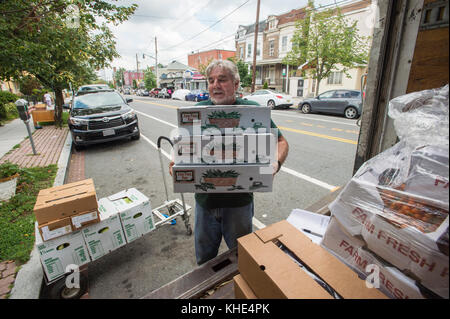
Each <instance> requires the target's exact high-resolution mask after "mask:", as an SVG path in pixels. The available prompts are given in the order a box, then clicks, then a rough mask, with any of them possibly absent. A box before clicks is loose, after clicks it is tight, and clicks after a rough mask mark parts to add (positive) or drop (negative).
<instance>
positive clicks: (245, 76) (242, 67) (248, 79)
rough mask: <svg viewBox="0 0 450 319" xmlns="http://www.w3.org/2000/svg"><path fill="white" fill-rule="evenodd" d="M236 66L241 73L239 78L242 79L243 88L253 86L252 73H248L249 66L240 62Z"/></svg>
mask: <svg viewBox="0 0 450 319" xmlns="http://www.w3.org/2000/svg"><path fill="white" fill-rule="evenodd" d="M236 66H237V68H238V71H239V77H240V78H241V86H242V87H250V86H252V72H253V71H252V72H250V73H249V72H248V64H247V63H245V62H244V61H241V60H238V61H237V62H236Z"/></svg>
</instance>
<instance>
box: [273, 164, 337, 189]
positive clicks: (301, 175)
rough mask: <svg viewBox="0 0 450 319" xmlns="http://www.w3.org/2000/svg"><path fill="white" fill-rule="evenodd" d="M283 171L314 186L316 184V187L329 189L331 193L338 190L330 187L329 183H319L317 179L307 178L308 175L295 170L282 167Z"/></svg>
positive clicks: (332, 186)
mask: <svg viewBox="0 0 450 319" xmlns="http://www.w3.org/2000/svg"><path fill="white" fill-rule="evenodd" d="M281 170H282V171H283V172H286V173H288V174H291V175H294V176H296V177H298V178H301V179H304V180H305V181H307V182H310V183H313V184H315V185H317V186H320V187H323V188H326V189H328V190H329V191H330V192H333V191H335V190H336V188H337V186H334V185H330V184H327V183H325V182H322V181H319V180H318V179H315V178H313V177H309V176H306V175H304V174H302V173H299V172H296V171H294V170H293V169H290V168H287V167H284V166H281Z"/></svg>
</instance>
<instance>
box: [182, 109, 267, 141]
mask: <svg viewBox="0 0 450 319" xmlns="http://www.w3.org/2000/svg"><path fill="white" fill-rule="evenodd" d="M177 113H178V127H179V129H184V130H186V133H189V135H207V134H213V135H214V134H215V133H216V132H219V134H224V133H225V134H242V133H243V131H245V130H246V129H251V130H249V131H248V132H247V133H256V130H258V131H257V132H258V133H263V132H265V133H269V132H270V108H269V107H267V106H256V105H214V106H192V107H181V108H178V111H177ZM180 132H181V131H180ZM181 135H183V136H186V135H188V134H183V132H182V133H181Z"/></svg>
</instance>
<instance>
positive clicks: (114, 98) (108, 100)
mask: <svg viewBox="0 0 450 319" xmlns="http://www.w3.org/2000/svg"><path fill="white" fill-rule="evenodd" d="M123 103H124V101H123V99H122V97H121V96H120V95H119V94H117V93H115V92H99V93H91V94H86V95H82V96H79V97H77V98H76V99H75V103H74V107H73V108H74V109H88V108H101V107H109V106H115V105H119V104H123Z"/></svg>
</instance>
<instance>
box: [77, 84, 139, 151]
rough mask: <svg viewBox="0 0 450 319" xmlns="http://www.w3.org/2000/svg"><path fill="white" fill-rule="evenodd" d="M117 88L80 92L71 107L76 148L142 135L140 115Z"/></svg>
mask: <svg viewBox="0 0 450 319" xmlns="http://www.w3.org/2000/svg"><path fill="white" fill-rule="evenodd" d="M132 101H133V99H126V100H124V98H123V97H122V96H121V95H120V94H119V93H117V92H116V91H115V90H100V91H88V92H86V93H81V92H79V93H78V95H77V96H75V97H74V100H73V103H72V107H71V109H70V117H69V129H70V132H71V134H72V142H73V144H74V146H75V149H77V150H79V149H80V148H81V146H83V145H90V144H97V143H103V142H109V141H114V140H118V139H123V138H129V137H130V138H131V139H133V140H137V139H139V137H140V131H139V125H138V118H137V115H136V113H135V111H134V110H133V109H132V108H131V107H129V106H128V103H129V102H132Z"/></svg>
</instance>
